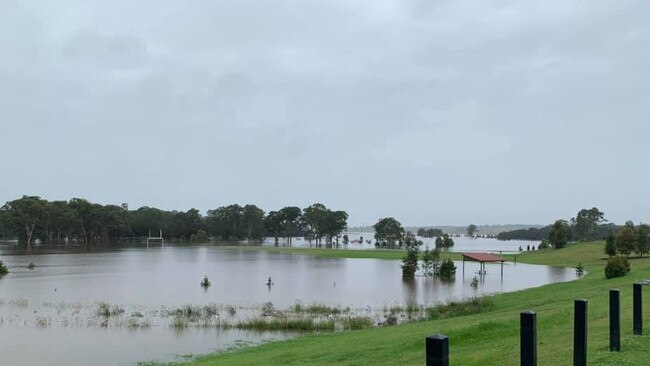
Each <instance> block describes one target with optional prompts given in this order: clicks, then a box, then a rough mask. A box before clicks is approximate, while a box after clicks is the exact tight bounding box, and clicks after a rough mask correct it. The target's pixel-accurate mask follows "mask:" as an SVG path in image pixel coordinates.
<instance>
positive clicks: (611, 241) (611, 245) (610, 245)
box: [605, 230, 617, 257]
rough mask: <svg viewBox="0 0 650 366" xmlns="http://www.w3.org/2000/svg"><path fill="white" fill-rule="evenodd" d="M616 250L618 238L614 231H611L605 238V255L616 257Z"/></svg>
mask: <svg viewBox="0 0 650 366" xmlns="http://www.w3.org/2000/svg"><path fill="white" fill-rule="evenodd" d="M616 250H617V249H616V236H615V235H614V231H612V230H610V231H609V234H607V237H606V238H605V254H607V255H608V256H610V257H613V256H615V255H616Z"/></svg>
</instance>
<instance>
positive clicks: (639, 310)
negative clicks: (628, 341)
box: [632, 283, 643, 335]
mask: <svg viewBox="0 0 650 366" xmlns="http://www.w3.org/2000/svg"><path fill="white" fill-rule="evenodd" d="M641 286H642V285H641V284H640V283H635V284H634V285H633V289H634V292H633V295H632V296H633V299H632V302H633V306H634V310H633V313H634V335H642V334H643V297H642V296H643V292H642V287H641Z"/></svg>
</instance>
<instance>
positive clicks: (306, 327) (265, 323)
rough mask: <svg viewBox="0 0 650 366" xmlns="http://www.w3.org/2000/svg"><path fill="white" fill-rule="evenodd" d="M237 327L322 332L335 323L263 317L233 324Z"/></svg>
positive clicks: (332, 326) (332, 328) (330, 328)
mask: <svg viewBox="0 0 650 366" xmlns="http://www.w3.org/2000/svg"><path fill="white" fill-rule="evenodd" d="M234 327H235V328H237V329H254V330H276V331H277V330H292V331H300V332H323V331H333V330H334V329H335V325H334V322H333V321H329V320H328V321H316V320H313V319H289V318H274V319H270V320H267V319H264V318H255V319H251V320H247V321H243V322H239V323H236V324H235V325H234Z"/></svg>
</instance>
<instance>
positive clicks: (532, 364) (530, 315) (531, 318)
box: [519, 310, 537, 366]
mask: <svg viewBox="0 0 650 366" xmlns="http://www.w3.org/2000/svg"><path fill="white" fill-rule="evenodd" d="M519 315H520V317H519V319H520V322H519V326H520V331H519V346H520V350H519V352H520V357H521V366H537V314H536V313H535V312H534V311H530V310H526V311H522V312H521V314H519Z"/></svg>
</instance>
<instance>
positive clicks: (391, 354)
mask: <svg viewBox="0 0 650 366" xmlns="http://www.w3.org/2000/svg"><path fill="white" fill-rule="evenodd" d="M602 247H603V243H588V244H573V245H570V246H568V247H567V248H565V249H562V250H543V251H539V252H531V253H526V254H523V255H520V256H519V261H521V262H526V263H539V264H552V265H559V266H569V267H573V266H575V265H576V263H577V262H578V261H581V262H582V264H583V265H584V266H585V268H586V270H587V271H589V273H588V274H587V275H586V276H585V277H584V278H583V279H580V280H578V281H573V282H569V283H560V284H553V285H547V286H543V287H538V288H534V289H528V290H524V291H519V292H515V293H508V294H502V295H498V296H496V297H495V302H496V307H495V309H494V310H493V311H490V312H488V313H483V314H477V315H472V316H465V317H457V318H451V319H445V320H438V321H426V322H419V323H412V324H405V325H400V326H394V327H385V328H375V329H368V330H361V331H354V332H344V333H335V334H323V335H310V336H305V337H300V338H296V339H292V340H288V341H282V342H274V343H268V344H265V345H261V346H258V347H251V348H243V349H239V350H236V351H231V352H226V353H221V354H215V355H210V356H205V357H202V358H200V359H198V360H196V361H194V362H192V363H190V364H191V365H193V366H207V365H330V364H340V365H422V364H424V338H425V337H426V336H427V335H430V334H433V333H444V334H447V335H449V336H450V344H451V349H450V355H451V364H452V365H481V366H484V365H500V366H506V365H518V364H519V327H518V322H519V312H520V311H521V310H525V309H532V310H535V311H537V313H538V320H537V321H538V341H539V346H538V354H539V360H540V361H539V363H540V364H541V365H569V364H571V360H572V340H573V300H574V299H576V298H586V299H588V300H589V353H588V356H589V364H590V365H646V364H649V363H650V361H648V360H650V336H641V337H638V336H632V334H631V329H632V320H631V314H632V300H631V297H632V294H631V292H632V291H631V287H632V283H633V282H634V281H637V280H640V279H646V278H650V259H634V260H632V272H630V274H629V275H628V276H627V277H623V278H619V279H612V280H606V279H605V278H604V275H603V265H604V264H603V260H602V257H603V255H602V253H603V252H602ZM291 250H292V251H297V250H296V249H291ZM306 250H310V249H306ZM309 253H312V252H311V251H310V252H309ZM352 253H354V252H353V251H345V253H342V254H336V255H342V256H348V255H355V256H358V255H362V254H360V253H356V254H352ZM314 254H318V255H321V254H320V253H317V252H314ZM344 254H345V255H344ZM322 255H325V254H322ZM327 255H328V256H329V254H327ZM366 255H369V256H372V257H381V258H383V257H389V256H393V255H395V254H388V253H383V251H382V253H381V254H380V253H377V254H370V253H367V254H366ZM400 256H401V255H398V256H396V258H399V257H400ZM612 287H619V288H621V302H622V350H623V352H621V353H610V352H608V351H607V349H608V324H609V323H608V293H607V291H608V289H609V288H612ZM644 303H645V304H650V289H649V288H646V289H645V293H644ZM646 307H647V305H646ZM645 314H646V317H645V318H646V319H647V318H648V316H647V314H648V311H646V312H645ZM647 328H648V327H646V333H650V330H648V329H647ZM188 365H189V364H188Z"/></svg>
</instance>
